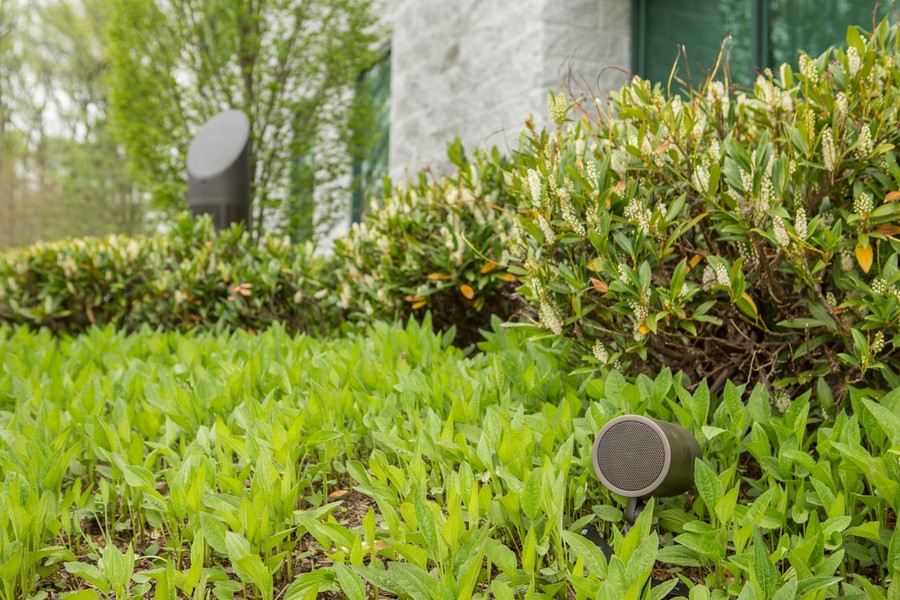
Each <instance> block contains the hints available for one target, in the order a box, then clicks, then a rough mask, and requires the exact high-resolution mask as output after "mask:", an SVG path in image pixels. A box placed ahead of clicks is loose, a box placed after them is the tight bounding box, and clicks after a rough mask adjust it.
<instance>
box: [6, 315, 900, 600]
mask: <svg viewBox="0 0 900 600" xmlns="http://www.w3.org/2000/svg"><path fill="white" fill-rule="evenodd" d="M523 339H524V338H523V336H521V335H520V334H519V333H518V332H517V331H516V330H510V331H506V332H503V333H493V334H489V341H488V342H487V343H485V344H483V345H482V350H483V352H477V353H475V354H473V355H472V356H470V357H464V356H463V354H462V352H461V351H460V350H458V349H456V348H454V347H453V346H451V345H449V344H448V343H447V340H444V339H442V338H441V337H440V336H438V335H435V334H433V333H431V331H430V328H424V329H423V328H421V327H420V326H418V325H416V324H415V323H413V324H410V325H408V326H407V327H405V328H401V327H398V326H388V325H385V324H377V325H375V326H374V327H373V328H372V329H370V330H369V331H368V333H367V335H365V336H359V337H351V338H345V339H338V340H330V341H322V340H317V339H313V338H310V337H305V336H291V335H288V334H287V333H285V332H284V331H283V330H282V329H280V328H278V327H275V328H272V329H269V330H268V331H266V332H264V333H262V334H260V335H255V336H254V335H250V334H246V333H243V332H239V333H231V334H224V333H219V334H216V333H203V334H188V335H186V334H180V333H154V332H150V331H142V332H139V333H137V334H132V335H125V334H121V333H117V332H115V331H114V330H113V329H112V328H107V329H98V328H95V329H91V330H89V331H88V332H87V333H86V334H83V335H81V336H79V337H75V338H61V339H59V340H57V339H55V338H53V337H52V336H51V335H50V334H48V333H44V332H41V333H32V332H29V331H28V330H26V329H18V330H10V329H6V330H3V332H2V333H0V340H2V342H3V343H2V344H0V431H2V433H0V477H2V482H3V483H2V489H0V536H2V537H0V595H2V597H3V598H16V597H37V596H35V594H37V595H38V596H40V597H48V596H49V597H55V596H56V595H57V594H61V593H66V592H73V593H75V594H76V595H74V596H70V597H75V598H88V597H91V598H93V597H97V596H98V594H99V595H102V596H104V597H116V598H126V597H139V596H146V597H156V598H175V597H192V598H205V597H207V595H208V593H209V592H211V593H212V594H213V596H214V597H216V598H230V597H233V596H235V597H240V598H244V597H246V598H250V597H252V598H266V599H272V598H315V597H335V598H340V597H348V598H351V599H354V600H355V599H360V598H366V597H374V594H375V593H378V594H379V596H380V597H409V598H448V599H452V598H469V597H475V598H487V597H496V598H514V597H521V598H525V597H533V598H540V597H557V598H564V597H566V596H567V595H568V596H569V597H576V598H594V597H597V598H624V597H635V598H638V597H650V598H658V597H662V596H661V593H662V592H664V591H665V588H655V589H654V592H652V593H651V592H648V591H647V590H648V589H649V587H648V586H647V585H646V584H647V582H648V578H649V577H650V576H651V575H652V576H653V577H655V578H657V579H668V580H669V581H670V584H669V585H673V584H674V583H675V581H676V580H677V578H678V577H679V576H680V577H681V578H683V579H684V580H685V581H686V582H687V583H688V584H689V585H691V586H695V587H694V591H693V592H692V597H699V598H706V597H709V596H710V591H709V589H708V588H711V589H712V590H713V592H712V593H713V596H714V597H716V596H721V597H724V596H725V595H726V593H730V595H732V596H738V595H739V596H740V597H756V598H763V597H765V598H771V597H775V596H774V594H775V592H776V590H780V591H779V592H778V594H779V595H778V596H777V597H779V598H781V597H785V598H793V597H798V598H799V597H808V598H825V597H833V596H835V595H836V594H837V593H843V594H848V593H849V594H851V595H852V593H853V592H854V591H856V590H859V591H860V592H862V593H869V594H873V595H870V596H869V597H875V598H878V597H887V596H884V594H886V592H885V590H884V588H883V587H881V588H879V587H876V586H878V585H883V584H884V583H885V577H886V576H887V575H888V572H889V569H888V566H890V565H893V564H895V561H896V558H897V556H898V552H900V540H898V536H897V535H896V534H893V533H892V530H893V528H894V524H895V520H896V512H895V511H896V503H897V498H898V484H897V479H896V471H897V455H896V448H894V449H891V447H892V446H894V445H896V443H897V436H898V435H900V427H898V419H897V417H896V410H897V408H898V402H897V400H896V398H897V397H900V396H898V394H891V395H889V397H885V398H883V399H882V400H881V403H880V404H875V403H873V402H870V401H868V400H866V399H865V398H862V397H860V398H858V399H857V400H854V402H853V407H847V408H848V409H850V410H849V411H848V412H851V413H852V414H853V416H848V412H842V413H841V414H840V415H839V416H838V417H837V419H835V420H834V421H832V422H828V423H824V422H818V417H811V416H810V414H809V406H810V404H809V402H808V400H807V398H805V397H801V398H799V399H797V400H796V401H794V402H793V404H791V405H790V407H789V408H788V410H787V411H786V412H785V413H784V414H783V415H780V414H778V413H777V411H775V410H774V409H770V402H769V399H768V397H767V395H766V394H765V392H764V391H763V390H762V389H761V388H759V389H756V390H753V391H751V390H743V388H741V387H735V386H732V385H731V384H729V385H728V386H727V387H726V389H725V391H724V392H723V394H722V397H721V398H716V397H712V396H710V394H709V392H708V390H707V388H706V385H705V383H704V384H701V385H699V386H697V387H696V389H695V391H694V392H693V393H690V392H688V391H686V390H685V388H684V387H683V386H682V383H681V382H680V381H679V379H680V378H679V377H673V376H672V375H671V373H669V372H668V371H664V372H663V373H662V374H660V375H659V376H658V377H657V378H656V379H655V380H651V379H649V378H647V377H645V376H641V377H639V378H637V379H636V380H633V381H632V382H628V381H626V379H625V378H624V377H622V376H621V375H619V374H618V373H617V372H610V373H609V374H608V375H607V376H606V378H605V379H590V378H588V376H586V375H572V374H567V371H566V369H564V368H563V366H562V365H563V364H564V362H565V361H566V360H567V359H568V358H569V357H568V356H567V350H566V348H567V346H565V345H563V346H560V347H558V348H556V349H550V348H547V347H544V346H541V345H534V344H526V343H525V342H524V341H523ZM772 412H774V413H775V414H771V413H772ZM622 413H639V414H646V415H649V416H652V417H656V418H661V419H667V420H670V421H674V422H680V423H681V424H682V425H684V426H685V427H688V428H690V429H691V430H692V432H693V433H694V435H695V436H696V437H697V438H698V440H699V441H700V443H701V447H702V448H703V451H704V455H705V458H704V462H703V463H698V465H697V468H696V478H697V490H696V491H692V492H691V493H688V494H684V495H682V496H679V497H676V498H668V499H661V500H659V501H657V502H656V503H655V504H654V503H652V502H651V505H650V506H649V507H648V509H647V510H646V511H645V512H644V513H643V515H642V517H641V518H640V519H639V520H638V522H637V524H636V525H635V526H634V527H633V528H632V529H631V530H630V532H629V533H627V534H626V533H625V532H624V528H623V527H622V525H623V523H624V522H623V521H622V513H621V508H622V507H623V505H624V501H623V499H622V498H614V497H612V496H611V495H610V494H609V493H608V492H607V491H606V490H605V489H604V488H603V487H602V485H600V483H599V481H598V480H597V479H596V476H595V475H594V473H593V470H592V467H591V462H590V461H591V459H590V452H591V444H592V442H593V437H594V435H595V433H596V432H597V431H598V430H599V428H600V427H601V426H602V425H603V424H604V423H605V422H606V421H608V420H609V419H610V418H612V417H614V416H616V415H618V414H622ZM585 526H590V527H594V528H598V529H599V531H600V533H601V534H602V535H604V536H606V537H608V538H609V539H610V540H611V541H612V542H613V546H614V548H615V549H616V555H615V556H614V557H613V558H612V559H611V561H609V562H607V560H606V559H605V558H604V557H603V555H602V553H601V552H600V551H599V549H597V548H595V547H593V546H592V545H591V544H590V543H589V542H587V541H585V539H584V538H582V536H581V535H580V531H581V529H582V528H583V527H585ZM654 531H655V532H656V533H658V535H656V534H654V533H653V532H654ZM835 573H837V575H835ZM850 573H855V575H850ZM843 574H846V576H842V575H843ZM701 584H705V585H701ZM706 586H708V588H707V587H706ZM376 588H377V590H380V591H378V592H376ZM894 588H896V585H894V586H892V588H891V591H892V594H893V591H894ZM748 589H749V590H751V592H746V591H744V590H748ZM642 590H644V593H643V594H642ZM750 593H752V594H755V595H753V596H750V595H748V594H750ZM317 594H318V596H317ZM647 594H650V595H647ZM879 594H881V596H880V595H879ZM890 597H894V596H893V595H891V596H890Z"/></svg>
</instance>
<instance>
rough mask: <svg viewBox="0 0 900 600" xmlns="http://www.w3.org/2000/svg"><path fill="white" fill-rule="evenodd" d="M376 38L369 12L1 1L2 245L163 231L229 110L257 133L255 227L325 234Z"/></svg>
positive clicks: (266, 3)
mask: <svg viewBox="0 0 900 600" xmlns="http://www.w3.org/2000/svg"><path fill="white" fill-rule="evenodd" d="M380 36H381V34H380V32H379V30H378V29H377V27H376V25H375V16H374V14H373V10H372V6H371V1H370V0H352V1H349V2H348V1H344V0H341V1H337V0H315V1H313V2H301V3H298V2H293V1H289V0H258V1H254V2H245V1H244V0H228V1H225V2H215V3H209V2H200V1H190V2H168V1H166V0H140V1H133V0H0V248H8V247H19V246H26V245H28V244H31V243H34V242H36V241H39V240H44V241H50V240H56V239H60V238H64V237H80V236H88V235H90V236H99V235H106V234H110V233H123V234H131V235H134V234H140V233H145V232H149V231H150V230H152V229H153V228H155V226H156V225H157V224H158V223H161V222H166V223H168V222H171V221H172V220H173V217H174V215H175V214H176V213H177V211H179V210H180V209H183V208H185V204H186V187H187V186H186V179H185V174H184V159H185V154H186V151H187V145H188V142H189V141H190V138H191V136H192V135H193V134H194V133H196V131H197V129H198V128H199V126H200V125H201V124H202V123H203V122H204V121H205V120H206V119H208V118H209V117H211V116H212V115H213V114H215V113H217V112H218V111H220V110H224V109H227V108H241V109H243V110H244V111H245V112H246V113H247V114H248V116H249V117H250V120H251V124H252V127H253V135H254V137H253V140H252V144H253V148H254V153H253V154H254V156H258V157H259V158H258V160H254V161H253V165H252V169H253V178H252V182H253V203H254V214H255V216H256V217H257V219H258V220H257V223H259V225H260V226H262V225H264V224H265V225H267V226H268V228H269V229H270V230H272V229H277V230H281V231H286V232H290V233H292V237H298V236H297V235H294V234H298V233H299V234H302V235H300V237H305V238H308V237H310V236H312V235H313V234H314V233H315V231H316V229H317V228H318V230H320V231H321V230H325V229H327V228H329V226H330V224H331V220H333V217H334V216H335V213H337V212H338V211H339V209H337V208H335V209H334V210H332V208H333V207H334V206H335V205H337V204H339V203H340V202H341V201H344V203H346V201H345V199H346V198H347V197H349V191H348V190H347V189H345V188H346V187H347V182H350V181H351V169H352V160H351V157H352V156H353V155H354V151H353V150H352V149H351V148H350V147H349V144H351V143H352V142H353V141H354V140H355V141H356V142H357V143H358V142H359V140H360V139H361V136H359V135H356V136H354V135H353V131H354V127H362V126H365V124H366V123H367V122H368V121H367V119H366V118H365V117H364V116H361V115H359V114H355V113H360V111H364V110H367V109H368V107H367V106H365V105H361V104H359V103H356V104H354V103H352V102H347V101H345V99H346V98H349V97H352V94H353V91H354V89H355V87H356V86H357V79H358V77H359V74H360V73H361V72H363V71H364V70H365V69H367V68H369V67H371V65H372V64H374V63H375V62H376V61H377V59H378V56H379V54H378V51H379V49H378V45H377V44H378V42H379V40H380V39H381V37H380ZM351 113H354V114H351ZM357 153H358V150H357ZM339 182H345V183H339ZM329 184H330V185H329ZM312 190H315V203H316V205H317V206H321V207H323V208H322V209H318V210H317V211H316V214H315V215H310V214H309V211H308V210H306V207H308V206H309V205H310V203H311V198H309V197H307V196H310V194H312V193H313V192H312ZM298 219H299V220H302V221H303V223H299V222H294V221H297V220H298Z"/></svg>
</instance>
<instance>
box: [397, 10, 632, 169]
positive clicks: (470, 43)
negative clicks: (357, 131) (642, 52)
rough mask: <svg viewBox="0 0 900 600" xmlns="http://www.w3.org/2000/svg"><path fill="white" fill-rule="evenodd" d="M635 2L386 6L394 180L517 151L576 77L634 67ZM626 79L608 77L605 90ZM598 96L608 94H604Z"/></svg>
mask: <svg viewBox="0 0 900 600" xmlns="http://www.w3.org/2000/svg"><path fill="white" fill-rule="evenodd" d="M630 12H631V0H390V1H389V4H388V21H389V23H390V24H391V27H392V33H391V44H392V50H391V61H392V62H391V126H390V127H391V130H390V174H391V177H392V178H393V179H394V180H395V181H400V180H402V179H404V178H405V177H406V176H408V175H411V174H414V173H415V172H416V171H417V170H418V169H420V168H422V167H425V166H430V167H432V168H434V170H435V171H438V172H441V171H447V170H448V169H447V167H448V162H447V160H446V144H447V142H448V141H450V140H451V139H453V137H455V136H457V135H458V136H460V137H461V138H462V141H463V144H464V146H465V147H466V148H471V147H474V146H487V147H490V146H498V147H500V148H501V149H502V150H509V149H512V148H515V147H516V144H517V138H518V135H519V132H520V131H521V129H522V127H523V123H524V121H525V119H526V118H527V117H528V116H529V115H531V114H533V115H534V116H535V118H536V120H537V121H538V122H539V123H543V121H544V119H545V116H546V95H547V91H548V90H551V89H553V90H555V89H557V88H558V87H559V83H560V80H561V77H565V76H566V74H567V73H568V72H569V71H570V68H571V70H572V71H573V72H574V73H575V74H577V75H580V76H581V77H582V78H583V79H584V80H585V81H589V82H590V83H591V84H592V85H593V84H596V83H597V78H598V75H599V74H600V72H601V71H602V70H604V69H607V68H610V67H612V68H613V69H615V68H619V69H623V70H625V71H627V70H628V69H629V67H630V48H631V45H630V44H631V39H630V38H631V36H630V32H631V27H630ZM625 78H626V76H625V75H624V74H622V73H621V72H620V71H615V70H607V71H606V72H605V74H604V75H603V77H602V78H601V79H600V84H601V87H603V88H605V89H607V90H608V89H610V87H611V86H615V87H618V86H619V85H621V84H622V82H624V80H625ZM601 93H602V92H601Z"/></svg>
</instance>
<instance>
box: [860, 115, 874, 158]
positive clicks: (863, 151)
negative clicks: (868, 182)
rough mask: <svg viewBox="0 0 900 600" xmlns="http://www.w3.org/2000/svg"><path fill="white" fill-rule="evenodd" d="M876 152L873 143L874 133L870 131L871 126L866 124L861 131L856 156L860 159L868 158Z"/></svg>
mask: <svg viewBox="0 0 900 600" xmlns="http://www.w3.org/2000/svg"><path fill="white" fill-rule="evenodd" d="M873 150H874V147H873V142H872V132H871V130H870V129H869V124H868V123H864V124H863V126H862V128H860V130H859V141H858V142H857V145H856V156H857V157H859V158H866V157H867V156H869V155H871V154H872V151H873Z"/></svg>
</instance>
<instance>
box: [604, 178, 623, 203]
mask: <svg viewBox="0 0 900 600" xmlns="http://www.w3.org/2000/svg"><path fill="white" fill-rule="evenodd" d="M624 191H625V182H624V181H620V182H619V183H617V184H616V187H614V188H613V192H614V193H616V194H621V193H622V192H624ZM607 207H609V205H608V204H607Z"/></svg>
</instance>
